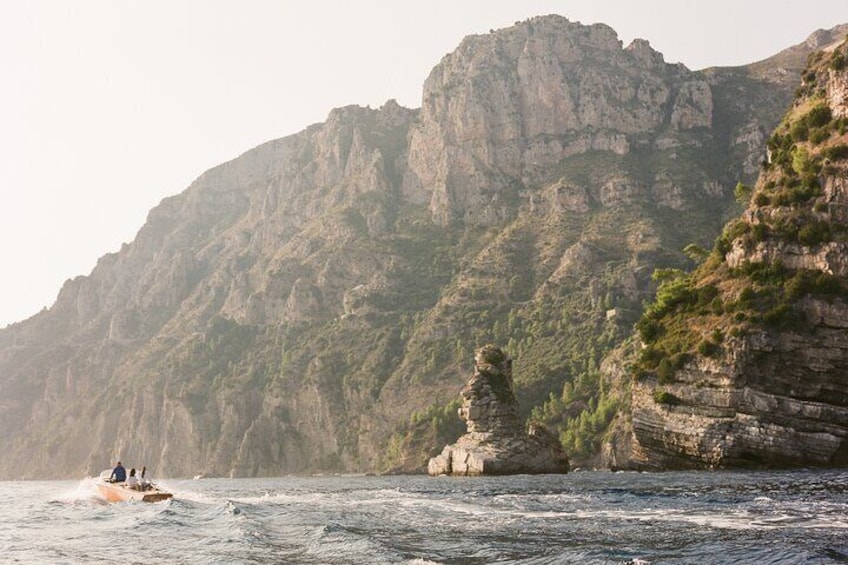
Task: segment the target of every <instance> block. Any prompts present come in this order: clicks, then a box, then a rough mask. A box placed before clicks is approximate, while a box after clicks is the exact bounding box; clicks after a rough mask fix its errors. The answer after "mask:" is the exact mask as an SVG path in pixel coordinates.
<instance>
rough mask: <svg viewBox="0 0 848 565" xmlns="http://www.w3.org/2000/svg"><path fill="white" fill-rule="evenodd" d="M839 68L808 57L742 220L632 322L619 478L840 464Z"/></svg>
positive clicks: (847, 202) (847, 334) (847, 457)
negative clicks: (625, 455)
mask: <svg viewBox="0 0 848 565" xmlns="http://www.w3.org/2000/svg"><path fill="white" fill-rule="evenodd" d="M846 57H848V42H845V43H842V44H841V45H840V46H838V47H836V48H835V49H834V48H831V49H828V50H826V51H824V52H823V53H819V54H817V55H815V56H813V57H812V58H811V61H812V66H811V68H809V69H808V70H807V71H806V72H805V73H804V86H803V87H802V88H801V89H800V93H801V94H800V96H799V98H798V99H797V100H796V102H795V104H794V106H793V107H792V108H791V109H790V111H789V113H788V115H787V116H786V118H785V120H784V122H783V124H782V125H781V127H780V128H778V129H777V131H776V132H775V133H774V135H773V136H772V138H771V140H770V142H769V144H770V150H771V162H770V163H769V164H767V165H765V166H764V169H763V172H762V174H761V176H760V179H759V180H758V182H757V185H756V187H755V190H754V193H753V196H752V199H751V203H750V205H749V207H748V209H747V210H746V211H745V213H744V214H743V215H742V217H741V218H740V219H738V220H735V221H733V222H732V223H731V224H730V225H728V227H727V228H726V229H725V232H724V235H723V236H722V237H721V238H720V239H719V242H718V244H717V246H716V249H715V250H714V252H713V256H712V257H711V258H710V259H709V260H708V261H706V262H705V263H704V265H702V266H701V267H700V268H699V269H698V270H696V271H695V272H694V273H693V274H691V275H687V276H683V275H680V276H678V277H677V278H676V279H673V280H672V281H671V282H669V283H668V284H666V285H665V286H661V287H660V289H659V292H658V294H659V295H660V296H661V300H658V303H657V304H656V305H654V306H652V307H651V308H649V310H648V312H647V313H646V315H645V316H644V317H643V319H642V321H641V322H640V332H641V337H642V341H643V344H642V345H643V347H642V350H641V352H640V353H639V360H638V361H637V362H636V367H637V368H636V374H635V380H634V381H633V383H632V399H631V404H632V409H631V414H630V420H631V422H630V423H631V425H632V441H631V442H630V445H629V447H630V449H631V453H630V460H629V463H627V464H624V466H634V467H638V468H662V469H667V468H680V467H683V468H704V467H707V468H720V467H790V466H813V465H818V466H843V465H846V464H848V321H846V320H848V302H846V299H845V297H846V295H848V262H847V261H846V257H848V240H847V239H846V237H848V223H846V217H845V215H844V213H843V211H844V210H846V209H847V208H848V190H846V182H845V179H846V178H848V133H846V122H845V120H844V116H846V115H848V100H846V99H845V97H843V96H841V95H834V93H838V92H839V91H840V89H842V88H843V85H844V84H846V83H848V68H846V65H844V63H843V62H842V61H844V60H845V58H846ZM687 296H688V297H689V298H687ZM698 297H702V299H701V300H700V303H701V305H700V306H696V305H694V304H692V302H690V301H698ZM687 303H688V305H687ZM631 359H632V358H631ZM608 372H610V373H612V372H614V371H609V369H608ZM621 441H629V440H621ZM607 449H608V451H609V453H610V454H611V456H612V454H615V456H616V457H617V459H619V460H620V459H621V451H622V450H621V449H616V446H614V445H609V446H608V447H607ZM619 464H621V463H620V462H619Z"/></svg>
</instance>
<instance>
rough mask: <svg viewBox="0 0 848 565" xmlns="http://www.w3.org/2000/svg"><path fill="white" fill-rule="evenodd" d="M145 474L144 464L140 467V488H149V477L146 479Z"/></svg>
mask: <svg viewBox="0 0 848 565" xmlns="http://www.w3.org/2000/svg"><path fill="white" fill-rule="evenodd" d="M145 475H147V467H146V466H144V467H142V468H141V477H140V478H139V479H138V484H139V486H140V487H141V490H147V489H149V488H150V484H151V483H150V479H148V478H147V477H146V476H145Z"/></svg>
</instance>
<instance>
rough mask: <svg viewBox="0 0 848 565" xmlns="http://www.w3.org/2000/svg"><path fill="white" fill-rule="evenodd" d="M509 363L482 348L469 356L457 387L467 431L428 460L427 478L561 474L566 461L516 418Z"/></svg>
mask: <svg viewBox="0 0 848 565" xmlns="http://www.w3.org/2000/svg"><path fill="white" fill-rule="evenodd" d="M512 384H513V381H512V359H510V358H509V357H508V356H507V355H506V354H505V353H504V352H503V351H502V350H500V349H498V348H497V347H495V346H493V345H487V346H484V347H482V348H480V349H479V350H477V352H476V354H475V356H474V374H473V375H472V377H471V379H470V380H469V381H468V382H467V383H466V384H465V386H464V387H463V389H462V393H461V395H462V406H461V407H460V408H459V417H460V418H462V420H463V421H464V422H465V424H466V426H467V433H466V434H465V435H463V436H462V437H460V438H459V439H458V440H457V441H456V443H454V444H452V445H447V446H445V448H444V449H443V450H442V453H441V454H439V455H438V456H437V457H434V458H432V459H430V463H429V464H428V467H427V471H428V472H429V474H431V475H462V476H476V475H515V474H540V473H567V472H568V457H567V456H566V455H565V453H564V452H563V450H562V445H561V444H560V442H559V440H558V439H557V437H556V436H555V435H553V434H551V433H550V432H549V431H548V430H547V429H546V428H544V426H539V425H534V426H531V428H530V431H529V433H526V432H525V431H524V425H523V423H522V422H521V419H520V418H519V417H518V400H517V399H516V398H515V393H514V392H513V387H512Z"/></svg>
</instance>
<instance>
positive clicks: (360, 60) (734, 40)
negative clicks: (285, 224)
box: [0, 0, 848, 327]
mask: <svg viewBox="0 0 848 565" xmlns="http://www.w3.org/2000/svg"><path fill="white" fill-rule="evenodd" d="M551 13H557V14H561V15H563V16H565V17H567V18H568V19H570V20H572V21H580V22H582V23H585V24H589V23H596V22H603V23H606V24H608V25H610V26H611V27H612V28H614V29H615V30H616V31H617V32H618V34H619V37H620V38H621V39H622V40H623V41H624V43H625V45H626V44H627V43H629V42H630V41H631V40H632V39H634V38H636V37H641V38H644V39H647V40H649V41H650V42H651V45H653V47H654V48H655V49H657V50H658V51H660V52H662V53H663V54H664V55H665V59H666V61H669V62H682V63H684V64H685V65H686V66H688V67H689V68H692V69H699V68H703V67H708V66H713V65H737V64H745V63H749V62H753V61H756V60H759V59H763V58H765V57H768V56H770V55H772V54H774V53H776V52H777V51H779V50H781V49H783V48H785V47H788V46H790V45H794V44H796V43H799V42H801V41H803V40H804V39H805V38H806V37H807V36H808V35H809V34H810V33H812V32H813V31H815V30H816V29H819V28H830V27H832V26H834V25H837V24H839V23H845V22H848V2H846V0H810V1H806V2H804V1H799V0H791V1H789V0H770V1H758V0H732V1H728V0H711V1H695V0H689V1H687V0H662V1H643V2H640V1H638V0H619V1H605V0H579V1H577V0H571V1H565V0H562V1H553V0H550V1H543V0H522V1H518V0H515V1H506V0H504V1H500V0H473V1H463V0H450V1H448V0H428V1H426V2H417V3H412V2H404V1H401V0H393V1H392V0H385V1H383V0H379V1H378V0H364V1H359V2H343V1H337V2H328V1H323V0H299V1H296V2H295V1H289V0H277V1H272V0H238V1H237V0H232V1H224V0H167V1H160V0H145V1H143V2H142V1H138V0H132V1H130V0H54V1H48V0H18V1H6V2H2V5H0V73H2V85H0V197H2V198H0V259H1V260H2V273H3V275H2V278H0V327H3V326H4V325H6V324H8V323H11V322H14V321H18V320H22V319H25V318H27V317H29V316H31V315H33V314H35V313H36V312H38V311H39V310H40V309H41V308H43V307H45V306H49V305H51V304H52V303H53V301H54V300H55V298H56V295H57V293H58V291H59V289H60V288H61V286H62V283H63V282H64V281H65V280H66V279H68V278H73V277H75V276H78V275H84V274H88V273H89V272H90V271H91V269H92V268H93V267H94V264H95V262H96V261H97V258H98V257H100V256H101V255H103V254H105V253H108V252H112V251H116V250H118V249H119V248H120V246H121V244H122V243H123V242H129V241H131V240H132V239H133V238H134V237H135V234H136V232H137V231H138V229H139V228H140V227H141V226H142V224H143V223H144V220H145V218H146V216H147V212H148V211H149V210H150V209H151V208H152V207H154V206H155V205H156V204H157V203H158V202H159V201H160V200H161V199H162V198H163V197H165V196H168V195H172V194H176V193H179V192H181V191H182V190H183V189H185V188H186V187H187V186H188V185H189V184H190V183H191V181H192V180H194V179H195V178H196V177H197V176H199V175H200V174H201V173H202V172H203V171H205V170H206V169H208V168H210V167H212V166H214V165H217V164H219V163H221V162H223V161H226V160H229V159H231V158H233V157H235V156H237V155H239V154H241V153H243V152H244V151H246V150H248V149H250V148H252V147H254V146H256V145H258V144H260V143H262V142H264V141H267V140H269V139H274V138H277V137H282V136H285V135H289V134H292V133H295V132H297V131H300V130H301V129H303V128H304V127H305V126H307V125H309V124H311V123H315V122H320V121H323V120H324V119H325V118H326V116H327V113H328V112H329V111H330V109H331V108H334V107H338V106H343V105H348V104H359V105H363V106H365V105H370V106H372V107H379V106H381V105H382V104H383V103H384V102H385V101H386V100H388V99H390V98H395V99H397V100H398V102H399V103H400V104H402V105H404V106H408V107H418V106H420V96H421V86H422V84H423V82H424V79H425V78H426V77H427V75H428V73H429V72H430V69H431V68H432V67H433V66H434V65H435V64H436V63H438V61H439V60H440V59H441V58H442V56H443V55H445V54H446V53H448V52H450V51H452V50H453V49H454V48H455V47H456V46H457V45H458V44H459V42H460V40H461V39H462V38H463V37H464V36H465V35H469V34H474V33H486V32H488V31H489V29H491V28H495V29H497V28H502V27H507V26H509V25H512V23H513V22H515V21H516V20H523V19H526V18H528V17H531V16H535V15H543V14H551Z"/></svg>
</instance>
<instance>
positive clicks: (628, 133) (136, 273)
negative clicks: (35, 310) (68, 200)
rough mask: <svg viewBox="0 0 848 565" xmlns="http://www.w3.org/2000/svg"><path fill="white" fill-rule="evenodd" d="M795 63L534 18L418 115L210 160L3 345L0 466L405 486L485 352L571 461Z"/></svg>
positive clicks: (453, 67) (320, 129) (351, 111)
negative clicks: (505, 363)
mask: <svg viewBox="0 0 848 565" xmlns="http://www.w3.org/2000/svg"><path fill="white" fill-rule="evenodd" d="M846 31H848V29H846V28H845V27H843V28H837V29H835V30H831V31H830V32H817V34H815V35H814V37H819V36H822V34H824V36H826V37H832V38H835V37H837V36H839V35H840V34H841V35H843V36H844V34H845V32H846ZM812 50H813V48H812V47H811V46H809V45H807V44H804V45H800V46H796V47H794V48H792V49H790V50H789V51H787V52H784V53H782V54H779V55H777V56H776V57H775V58H773V59H771V60H767V61H763V62H760V63H757V64H755V65H751V66H748V67H737V68H732V69H709V70H706V71H703V72H693V71H690V70H688V69H686V68H685V67H684V66H683V65H679V64H676V65H672V64H668V63H665V62H664V60H663V58H662V55H661V54H659V53H657V52H656V51H654V50H653V49H651V47H650V46H649V45H648V43H647V42H645V41H643V40H636V41H634V42H633V43H632V44H630V45H629V46H627V47H624V46H623V45H622V43H621V42H620V41H619V39H618V38H617V36H616V34H615V32H614V31H613V30H612V29H610V28H609V27H607V26H605V25H601V24H596V25H592V26H583V25H581V24H579V23H573V22H569V21H568V20H566V19H564V18H562V17H559V16H546V17H539V18H533V19H530V20H527V21H525V22H521V23H517V24H516V25H515V26H514V27H511V28H507V29H503V30H498V31H495V32H492V33H489V34H486V35H478V36H470V37H467V38H466V39H465V40H463V41H462V43H461V44H460V46H459V47H458V48H457V49H456V50H455V51H454V52H453V53H450V54H448V55H447V56H445V57H444V58H443V59H442V61H441V62H440V63H439V64H438V65H437V66H436V67H435V68H434V69H433V71H432V72H431V74H430V76H429V77H428V78H427V80H426V82H425V84H424V89H423V96H422V106H421V108H420V109H406V108H402V107H400V106H399V105H398V104H396V103H395V102H393V101H389V102H387V103H386V104H385V105H384V106H383V107H381V108H379V109H371V108H362V107H356V106H349V107H345V108H339V109H336V110H333V111H332V112H330V114H329V116H328V118H327V120H326V121H325V122H324V123H320V124H315V125H313V126H311V127H309V128H307V129H306V130H304V131H302V132H300V133H297V134H295V135H291V136H289V137H286V138H283V139H279V140H275V141H272V142H269V143H266V144H264V145H261V146H259V147H257V148H255V149H253V150H250V151H248V152H247V153H245V154H244V155H242V156H240V157H238V158H236V159H234V160H232V161H230V162H228V163H225V164H222V165H220V166H218V167H215V168H213V169H211V170H209V171H207V172H206V173H204V174H203V175H201V176H200V177H199V178H198V179H197V180H196V181H195V182H194V183H192V185H191V186H189V187H188V188H187V189H186V190H185V191H184V192H183V193H181V194H179V195H177V196H173V197H170V198H166V199H165V200H163V201H162V202H161V203H160V204H159V205H158V206H157V207H156V208H154V209H153V210H152V211H151V212H150V214H149V216H148V218H147V221H146V223H145V225H144V226H143V227H142V228H141V230H140V231H139V233H138V235H137V236H136V238H135V240H134V241H133V242H131V243H130V244H127V245H125V246H124V247H123V248H122V249H121V250H120V251H119V252H117V253H112V254H109V255H106V256H104V257H102V258H101V259H100V260H99V261H98V263H97V265H96V267H95V268H94V270H93V271H92V272H91V273H90V274H89V275H88V276H80V277H77V278H75V279H73V280H69V281H67V282H66V284H65V285H64V286H63V288H62V290H61V291H60V293H59V297H58V298H57V300H56V303H55V304H54V305H53V306H52V307H51V308H50V309H48V310H45V311H43V312H41V313H39V314H38V315H36V316H34V317H32V318H30V319H28V320H26V321H23V322H20V323H18V324H14V325H12V326H10V327H8V328H6V329H4V330H0V425H2V426H3V428H4V429H6V430H14V433H7V434H4V435H3V436H2V437H0V451H2V452H3V453H4V457H3V458H2V460H0V477H2V478H20V477H24V478H34V477H45V478H46V477H67V476H69V475H70V476H78V475H82V474H86V473H88V474H93V473H95V472H97V471H98V470H99V469H101V468H104V466H107V465H108V464H109V463H110V462H111V461H113V460H114V459H115V458H117V457H120V458H122V459H123V460H124V461H125V462H126V461H136V462H139V463H144V464H146V465H147V466H148V467H149V468H151V469H155V472H156V473H157V474H158V475H160V476H191V475H195V474H199V473H202V474H205V475H207V476H260V475H278V474H283V473H298V472H315V471H323V472H334V471H385V470H390V469H391V470H396V471H415V470H423V468H424V466H425V465H426V462H427V460H428V457H429V456H431V455H434V454H435V452H436V451H438V449H439V448H440V447H441V446H442V445H444V444H446V443H450V442H452V441H453V440H455V439H456V438H457V437H458V436H459V435H460V434H461V433H462V422H461V421H460V420H459V419H458V418H457V417H456V416H455V414H456V408H457V402H456V399H457V397H458V395H457V393H458V390H459V389H460V388H461V386H462V384H463V381H464V379H465V377H464V375H465V374H467V366H468V365H469V364H470V362H471V360H472V358H473V351H474V350H475V348H476V347H478V346H480V345H483V344H486V343H490V342H494V343H498V344H503V345H504V346H505V348H506V350H507V351H508V352H509V354H510V355H511V356H512V357H513V358H514V359H515V366H514V380H515V388H516V394H517V396H518V398H519V401H520V404H521V406H522V407H526V408H525V409H523V413H522V414H521V415H520V416H521V417H522V418H527V417H532V418H534V419H537V420H543V421H544V423H546V424H548V427H549V428H553V429H557V430H558V431H559V432H560V434H561V439H562V441H563V442H564V444H565V446H566V448H567V451H568V452H569V455H573V456H575V457H576V461H577V462H578V463H579V461H580V460H581V459H580V458H581V457H582V458H588V457H592V456H594V455H595V454H596V453H597V451H598V449H599V448H600V445H601V434H602V433H603V432H604V430H606V428H607V426H608V425H609V423H610V422H611V421H612V419H613V417H614V415H615V414H616V413H617V411H618V410H619V409H621V408H622V407H623V405H622V402H625V401H624V400H622V398H623V397H622V396H620V395H613V394H609V391H608V390H606V389H605V388H604V387H603V386H602V385H603V379H602V378H601V376H600V373H599V370H598V365H599V363H600V362H601V360H602V359H603V358H604V356H605V355H606V354H607V353H608V352H609V351H610V350H612V349H613V348H614V347H615V346H617V345H619V344H620V343H621V341H622V340H624V339H626V338H627V337H628V336H629V335H630V333H631V331H632V327H633V324H634V322H636V321H637V320H638V319H639V317H640V315H641V314H642V310H643V306H642V305H643V301H644V300H646V299H648V298H650V297H651V296H653V292H654V290H655V283H654V282H653V281H652V279H651V273H652V272H653V271H654V269H655V268H658V267H666V268H671V267H685V266H686V265H687V264H688V259H687V258H686V256H685V255H684V254H683V253H682V252H681V250H682V249H683V248H684V247H685V246H686V245H687V244H689V243H696V244H698V245H701V246H705V245H707V244H708V243H709V242H712V241H713V239H714V238H715V236H716V235H717V234H719V233H720V231H721V228H722V226H723V224H724V222H725V220H726V219H728V218H730V217H732V216H733V215H736V214H738V210H739V208H738V204H736V202H735V201H734V197H733V187H734V186H735V185H736V184H737V182H739V181H742V182H743V183H751V182H753V180H754V178H755V175H756V174H757V172H758V170H759V166H760V162H761V161H762V159H763V155H764V154H765V146H766V141H767V133H766V132H769V131H772V130H773V129H774V127H775V126H776V125H777V124H778V122H779V120H780V116H781V115H782V114H783V112H784V111H785V108H786V107H787V106H788V105H789V104H790V103H791V100H792V96H793V91H794V89H795V88H796V86H797V84H798V82H799V78H800V73H801V71H802V66H803V64H802V63H801V62H799V58H803V57H799V55H798V54H803V53H808V52H811V51H812ZM572 458H573V459H574V457H572Z"/></svg>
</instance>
